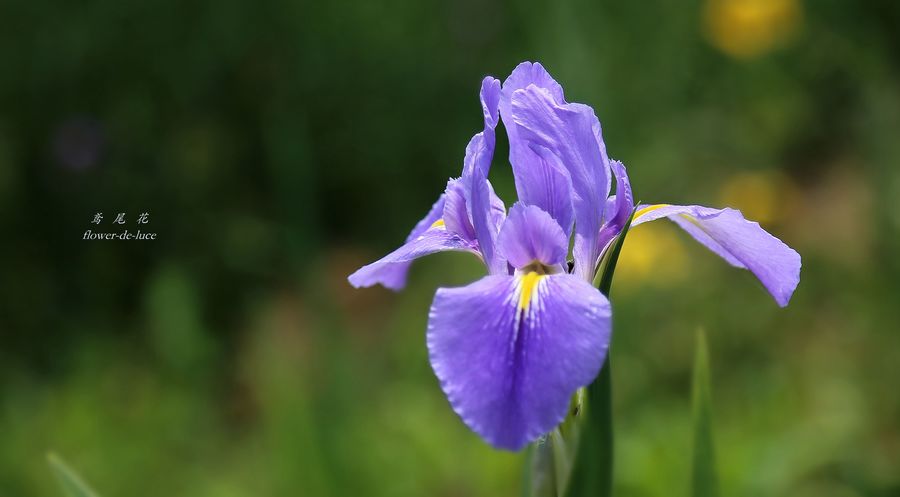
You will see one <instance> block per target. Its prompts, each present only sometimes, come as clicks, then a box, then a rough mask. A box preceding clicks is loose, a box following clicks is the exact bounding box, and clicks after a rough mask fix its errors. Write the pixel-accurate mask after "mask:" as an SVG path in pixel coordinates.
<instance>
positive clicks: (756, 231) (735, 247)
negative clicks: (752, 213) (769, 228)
mask: <svg viewBox="0 0 900 497" xmlns="http://www.w3.org/2000/svg"><path fill="white" fill-rule="evenodd" d="M663 217H665V218H668V219H671V220H672V221H674V222H675V224H677V225H678V226H680V227H681V228H682V229H684V230H685V231H687V232H688V233H689V234H690V235H691V236H692V237H694V238H695V239H696V240H697V241H698V242H700V243H701V244H703V245H704V246H706V247H707V248H708V249H710V250H712V251H713V252H714V253H715V254H717V255H718V256H719V257H722V258H723V259H725V260H726V261H727V262H728V263H729V264H731V265H732V266H735V267H739V268H743V269H748V270H749V271H750V272H751V273H753V274H754V276H756V277H757V278H758V279H759V281H760V282H761V283H762V284H763V286H764V287H765V288H766V290H768V291H769V293H770V294H771V295H772V297H773V298H774V299H775V302H777V303H778V305H780V306H781V307H784V306H786V305H787V304H788V302H789V301H790V300H791V295H793V293H794V289H796V288H797V285H798V284H799V283H800V266H801V261H800V254H798V253H797V252H796V251H795V250H794V249H792V248H790V247H788V246H787V245H785V244H784V242H782V241H781V240H779V239H778V238H775V237H774V236H772V235H771V234H769V233H768V232H766V231H765V230H764V229H762V228H761V227H760V226H759V223H756V222H753V221H748V220H746V219H744V216H743V215H742V214H741V212H740V211H738V210H735V209H728V208H726V209H712V208H710V207H702V206H699V205H667V204H657V205H642V206H640V208H639V209H638V211H637V212H636V213H635V217H634V220H633V221H632V223H631V225H632V226H637V225H639V224H643V223H646V222H648V221H653V220H655V219H659V218H663Z"/></svg>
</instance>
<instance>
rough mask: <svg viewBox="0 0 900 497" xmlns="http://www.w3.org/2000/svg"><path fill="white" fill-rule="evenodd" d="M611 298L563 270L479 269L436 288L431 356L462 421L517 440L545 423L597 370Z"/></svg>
mask: <svg viewBox="0 0 900 497" xmlns="http://www.w3.org/2000/svg"><path fill="white" fill-rule="evenodd" d="M609 337H610V306H609V301H608V300H607V299H606V297H604V296H603V295H602V294H601V293H600V292H599V291H598V290H597V289H596V288H594V287H592V286H591V285H590V284H588V283H587V282H585V281H583V280H581V279H579V278H577V277H575V276H573V275H569V274H556V275H551V276H546V275H543V276H539V275H537V274H536V273H528V274H525V275H518V276H487V277H485V278H483V279H481V280H479V281H476V282H475V283H472V284H470V285H468V286H465V287H462V288H441V289H439V290H438V291H437V294H436V295H435V298H434V302H433V303H432V306H431V312H430V314H429V321H428V338H427V342H428V352H429V357H430V359H431V365H432V367H433V368H434V371H435V373H436V374H437V377H438V379H439V380H440V383H441V388H442V389H443V390H444V393H445V394H446V395H447V398H448V399H449V400H450V404H451V405H452V406H453V409H454V410H455V411H456V413H457V414H459V416H460V417H461V418H462V419H463V421H464V422H465V423H466V425H468V426H469V428H471V429H472V430H473V431H475V432H476V433H478V434H479V435H480V436H481V437H482V438H483V439H484V440H486V441H487V442H488V443H490V444H491V445H493V446H494V447H497V448H502V449H508V450H519V449H521V448H522V447H524V446H525V445H526V444H527V443H529V442H530V441H532V440H534V439H536V438H538V437H540V436H541V435H543V434H545V433H547V432H548V431H550V430H552V429H553V427H554V426H556V425H557V424H559V423H560V422H561V421H562V420H563V418H564V417H565V415H566V411H567V409H568V406H569V400H570V399H571V396H572V395H573V394H574V393H575V391H576V390H577V389H578V388H579V387H581V386H584V385H587V384H589V383H590V382H591V381H592V380H593V379H594V378H595V377H596V376H597V373H598V372H599V371H600V366H601V365H602V364H603V361H604V360H605V357H606V351H607V348H608V344H609Z"/></svg>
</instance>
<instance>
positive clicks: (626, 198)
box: [598, 160, 634, 251]
mask: <svg viewBox="0 0 900 497" xmlns="http://www.w3.org/2000/svg"><path fill="white" fill-rule="evenodd" d="M609 167H610V169H612V171H613V173H614V174H615V176H616V194H615V195H613V196H611V197H609V198H608V199H607V200H606V208H605V209H604V211H603V217H604V220H603V228H601V229H600V237H599V242H598V245H599V246H600V248H601V251H602V250H605V247H606V246H607V245H608V244H609V242H611V241H612V240H613V238H615V237H616V236H617V235H618V234H619V233H621V232H622V228H624V227H625V223H626V222H628V216H629V215H631V211H632V210H633V209H634V196H633V194H632V193H631V182H630V181H629V180H628V173H627V171H625V164H622V163H621V162H619V161H617V160H614V161H610V163H609Z"/></svg>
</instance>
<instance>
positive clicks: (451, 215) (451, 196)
mask: <svg viewBox="0 0 900 497" xmlns="http://www.w3.org/2000/svg"><path fill="white" fill-rule="evenodd" d="M466 188H467V185H465V184H464V183H463V181H462V179H451V180H450V181H449V182H447V190H446V191H445V192H444V197H445V198H446V199H447V200H446V202H445V204H444V217H443V218H442V219H443V220H444V225H445V226H446V227H447V231H450V232H453V233H456V234H458V235H460V236H461V237H462V238H463V239H465V240H471V241H472V242H473V244H474V242H475V240H476V239H477V238H476V236H475V227H474V226H472V220H471V219H470V218H469V209H468V207H467V206H466V205H467V203H466V193H467V192H466Z"/></svg>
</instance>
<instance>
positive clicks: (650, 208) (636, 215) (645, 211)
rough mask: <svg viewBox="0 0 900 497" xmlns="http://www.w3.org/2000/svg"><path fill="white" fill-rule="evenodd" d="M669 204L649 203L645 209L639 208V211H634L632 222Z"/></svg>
mask: <svg viewBox="0 0 900 497" xmlns="http://www.w3.org/2000/svg"><path fill="white" fill-rule="evenodd" d="M669 205H670V204H656V205H648V206H647V207H644V208H643V209H638V211H637V212H635V213H634V219H633V220H632V221H631V222H632V223H633V222H634V221H637V220H638V218H639V217H641V216H643V215H644V214H648V213H650V212H653V211H655V210H656V209H662V208H663V207H668V206H669Z"/></svg>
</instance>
